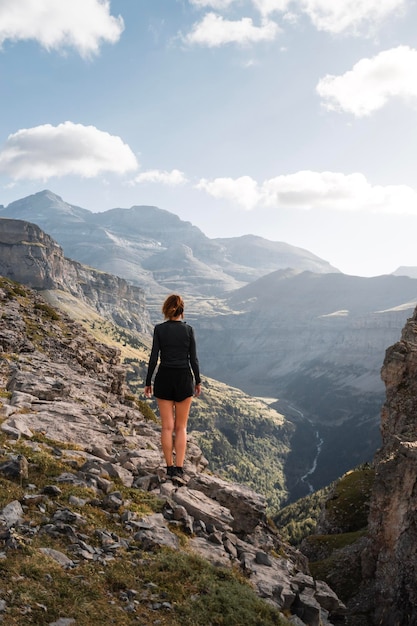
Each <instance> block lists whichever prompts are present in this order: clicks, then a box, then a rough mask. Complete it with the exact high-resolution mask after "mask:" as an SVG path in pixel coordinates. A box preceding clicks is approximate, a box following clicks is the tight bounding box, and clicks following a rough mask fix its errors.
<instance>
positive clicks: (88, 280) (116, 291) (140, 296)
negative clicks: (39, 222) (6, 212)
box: [0, 218, 150, 333]
mask: <svg viewBox="0 0 417 626" xmlns="http://www.w3.org/2000/svg"><path fill="white" fill-rule="evenodd" d="M0 274H1V275H2V276H5V277H7V278H10V279H11V280H14V281H16V282H20V283H23V284H25V285H28V286H30V287H32V288H33V289H36V290H38V291H44V290H62V291H67V292H69V293H70V294H71V295H73V296H75V297H76V298H79V299H80V300H82V301H83V302H86V303H87V304H89V305H90V306H93V307H94V308H95V309H96V310H97V311H98V312H99V313H100V314H101V315H103V316H105V317H107V318H109V319H113V321H115V322H116V323H117V324H119V325H120V326H124V327H127V328H130V329H134V330H137V331H139V332H145V333H146V332H149V330H150V322H149V316H148V313H147V309H146V305H145V296H144V292H143V290H142V289H140V288H139V287H135V286H132V285H130V284H129V283H127V282H126V281H125V280H124V279H122V278H119V277H117V276H113V275H111V274H106V273H105V272H101V271H98V270H95V269H92V268H88V267H86V266H84V265H81V264H80V263H77V262H76V261H72V260H70V259H67V258H65V257H64V254H63V251H62V248H61V247H60V246H59V245H58V244H57V243H56V242H55V241H54V240H53V239H52V238H51V237H50V236H49V235H47V234H46V233H44V232H43V231H42V230H41V229H40V228H39V227H38V226H36V225H35V224H31V223H30V222H26V221H23V220H12V219H6V218H0Z"/></svg>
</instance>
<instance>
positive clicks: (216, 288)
mask: <svg viewBox="0 0 417 626" xmlns="http://www.w3.org/2000/svg"><path fill="white" fill-rule="evenodd" d="M0 217H8V218H13V219H21V220H26V221H29V222H33V223H35V224H37V225H38V226H39V227H40V228H42V229H43V230H44V231H45V232H47V233H48V234H49V235H50V236H51V237H53V239H55V241H57V242H58V244H59V245H61V246H62V248H63V250H64V254H65V256H66V257H69V258H72V259H75V260H77V261H79V262H80V263H83V264H85V265H90V266H92V267H95V268H97V269H101V270H104V271H105V272H108V273H110V274H114V275H116V276H121V277H123V278H125V279H127V280H129V281H130V282H132V283H133V284H135V285H138V286H140V287H143V288H144V289H145V290H146V291H147V292H148V293H158V294H161V293H166V292H168V291H172V290H174V289H176V290H181V291H182V292H183V293H185V294H190V295H192V296H193V297H194V296H198V295H202V296H212V295H218V294H222V293H224V292H228V291H231V290H233V289H236V288H238V287H241V286H242V285H244V284H246V283H248V282H250V281H251V280H253V279H254V278H258V277H260V276H262V275H264V274H267V273H269V272H270V271H272V270H276V269H280V268H285V267H297V268H301V269H309V270H312V271H316V272H329V271H337V270H336V269H335V268H332V267H331V266H330V265H329V264H328V263H327V262H326V261H323V260H322V259H319V258H318V257H316V256H314V255H313V254H311V253H310V252H308V251H306V250H302V249H300V248H295V247H292V246H289V245H288V244H284V243H280V242H272V241H268V240H266V239H262V238H261V237H250V236H249V237H239V238H236V239H209V238H208V237H206V235H204V234H203V233H202V232H201V231H200V230H199V229H198V228H197V227H196V226H193V225H192V224H191V223H190V222H186V221H183V220H181V219H180V218H179V217H178V216H176V215H174V214H173V213H170V212H169V211H165V210H162V209H159V208H157V207H152V206H134V207H131V208H130V209H122V208H114V209H110V210H108V211H104V212H102V213H92V212H91V211H88V210H86V209H82V208H80V207H77V206H73V205H70V204H68V203H66V202H64V201H63V200H62V198H60V197H59V196H57V195H55V194H54V193H52V192H51V191H47V190H46V191H41V192H39V193H36V194H33V195H31V196H28V197H26V198H22V199H21V200H16V201H15V202H12V203H11V204H9V205H8V206H6V207H4V206H3V207H0Z"/></svg>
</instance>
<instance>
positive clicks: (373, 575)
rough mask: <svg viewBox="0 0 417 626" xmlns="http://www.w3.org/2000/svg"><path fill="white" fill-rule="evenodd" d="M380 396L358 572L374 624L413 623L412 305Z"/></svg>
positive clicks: (416, 559)
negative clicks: (369, 584) (378, 439)
mask: <svg viewBox="0 0 417 626" xmlns="http://www.w3.org/2000/svg"><path fill="white" fill-rule="evenodd" d="M382 378H383V381H384V383H385V386H386V402H385V404H384V407H383V410H382V437H383V446H382V448H381V450H380V452H379V454H378V455H377V457H376V479H375V486H374V490H373V495H372V501H371V511H370V518H369V532H370V537H371V548H370V549H369V551H367V552H366V558H364V572H365V575H367V576H368V580H370V581H373V583H374V585H375V619H374V623H375V624H380V625H381V626H391V625H392V624H410V625H411V624H417V524H416V521H417V518H416V511H417V419H416V418H417V310H416V311H415V312H414V315H413V316H412V317H411V318H410V319H409V320H408V321H407V323H406V325H405V327H404V330H403V332H402V336H401V339H400V341H399V342H397V343H396V344H394V345H393V346H392V347H390V348H389V349H388V350H387V352H386V357H385V361H384V365H383V368H382Z"/></svg>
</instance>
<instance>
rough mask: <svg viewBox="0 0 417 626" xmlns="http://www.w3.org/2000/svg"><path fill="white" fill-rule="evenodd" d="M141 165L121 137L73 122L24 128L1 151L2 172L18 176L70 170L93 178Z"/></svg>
mask: <svg viewBox="0 0 417 626" xmlns="http://www.w3.org/2000/svg"><path fill="white" fill-rule="evenodd" d="M137 167H138V163H137V160H136V157H135V155H134V154H133V152H132V150H131V149H130V148H129V146H128V145H127V144H125V143H123V141H122V140H121V139H120V137H117V136H115V135H110V134H109V133H106V132H103V131H101V130H98V129H97V128H95V127H94V126H83V125H82V124H74V123H72V122H64V123H63V124H59V125H58V126H51V125H50V124H44V125H43V126H35V127H34V128H24V129H21V130H19V131H17V132H16V133H14V134H12V135H9V137H8V138H7V141H6V143H5V145H4V147H3V148H2V150H1V151H0V172H3V173H5V174H8V175H9V176H11V177H12V178H13V179H15V180H23V179H31V180H37V179H39V180H47V179H48V178H51V177H52V176H66V175H68V174H76V175H79V176H82V177H83V178H93V177H94V176H97V175H99V174H101V173H103V172H113V173H116V174H124V173H126V172H128V171H132V170H135V169H137Z"/></svg>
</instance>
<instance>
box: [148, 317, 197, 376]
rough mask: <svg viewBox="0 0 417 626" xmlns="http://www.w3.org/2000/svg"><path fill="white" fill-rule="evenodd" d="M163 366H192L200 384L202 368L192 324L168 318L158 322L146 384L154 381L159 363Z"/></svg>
mask: <svg viewBox="0 0 417 626" xmlns="http://www.w3.org/2000/svg"><path fill="white" fill-rule="evenodd" d="M158 356H160V365H162V366H163V367H174V368H186V367H190V365H191V369H192V371H193V374H194V379H195V384H196V385H199V384H200V382H201V379H200V368H199V363H198V358H197V347H196V342H195V336H194V331H193V328H192V326H189V325H188V324H186V322H181V321H178V322H174V321H171V320H167V321H166V322H162V324H157V325H156V326H155V328H154V331H153V342H152V351H151V356H150V357H149V363H148V373H147V375H146V383H145V384H146V386H147V387H149V386H150V385H151V382H152V375H153V373H154V371H155V367H156V365H157V363H158Z"/></svg>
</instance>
